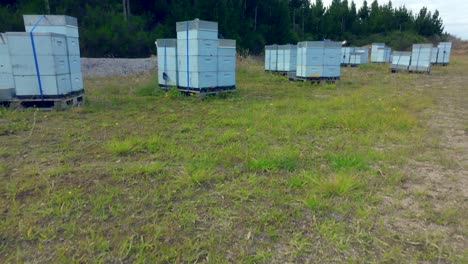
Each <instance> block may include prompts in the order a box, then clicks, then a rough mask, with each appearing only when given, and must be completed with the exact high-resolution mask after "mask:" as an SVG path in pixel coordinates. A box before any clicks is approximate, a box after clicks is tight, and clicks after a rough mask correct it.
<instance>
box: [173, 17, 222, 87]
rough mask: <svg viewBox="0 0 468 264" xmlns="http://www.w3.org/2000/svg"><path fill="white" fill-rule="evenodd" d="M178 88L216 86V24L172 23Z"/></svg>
mask: <svg viewBox="0 0 468 264" xmlns="http://www.w3.org/2000/svg"><path fill="white" fill-rule="evenodd" d="M176 29H177V70H178V83H179V86H181V87H184V88H187V89H190V88H195V89H203V88H212V87H216V86H217V67H218V46H219V42H218V39H217V38H218V23H216V22H210V21H203V20H199V19H195V20H192V21H183V22H177V23H176Z"/></svg>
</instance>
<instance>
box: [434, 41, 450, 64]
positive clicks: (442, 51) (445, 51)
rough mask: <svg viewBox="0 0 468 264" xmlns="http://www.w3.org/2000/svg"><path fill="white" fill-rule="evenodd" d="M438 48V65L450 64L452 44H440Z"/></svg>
mask: <svg viewBox="0 0 468 264" xmlns="http://www.w3.org/2000/svg"><path fill="white" fill-rule="evenodd" d="M437 47H438V48H439V52H438V54H437V63H438V64H444V65H446V64H449V63H450V53H451V50H452V42H440V43H439V45H438V46H437Z"/></svg>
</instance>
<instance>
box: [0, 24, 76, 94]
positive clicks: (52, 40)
mask: <svg viewBox="0 0 468 264" xmlns="http://www.w3.org/2000/svg"><path fill="white" fill-rule="evenodd" d="M6 37H7V41H8V50H9V54H10V60H11V68H12V73H13V78H14V81H15V86H16V95H17V96H18V97H34V96H40V95H41V89H40V86H39V78H40V80H41V84H42V95H43V96H50V97H54V96H63V95H66V94H68V93H70V92H71V91H72V87H71V86H72V85H71V76H70V65H69V61H68V56H67V43H66V38H65V36H64V35H61V34H55V33H33V38H34V42H35V50H36V58H37V66H38V67H37V69H38V70H39V72H37V69H36V65H35V59H34V55H33V48H32V44H31V38H30V34H29V33H26V32H7V33H6Z"/></svg>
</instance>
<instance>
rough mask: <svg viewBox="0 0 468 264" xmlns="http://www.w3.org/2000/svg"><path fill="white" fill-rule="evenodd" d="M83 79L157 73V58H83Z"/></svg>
mask: <svg viewBox="0 0 468 264" xmlns="http://www.w3.org/2000/svg"><path fill="white" fill-rule="evenodd" d="M81 71H82V73H83V77H93V76H115V75H124V76H125V75H134V74H138V73H146V72H156V57H152V58H142V59H123V58H81Z"/></svg>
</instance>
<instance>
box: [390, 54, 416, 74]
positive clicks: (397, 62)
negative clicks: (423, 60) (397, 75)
mask: <svg viewBox="0 0 468 264" xmlns="http://www.w3.org/2000/svg"><path fill="white" fill-rule="evenodd" d="M392 55H393V56H392V64H391V65H390V68H391V69H392V71H396V70H408V67H409V65H410V63H411V52H404V51H394V52H393V54H392Z"/></svg>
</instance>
